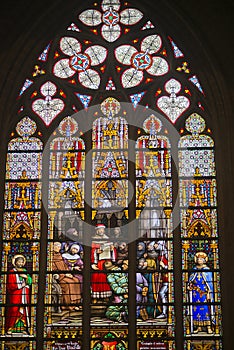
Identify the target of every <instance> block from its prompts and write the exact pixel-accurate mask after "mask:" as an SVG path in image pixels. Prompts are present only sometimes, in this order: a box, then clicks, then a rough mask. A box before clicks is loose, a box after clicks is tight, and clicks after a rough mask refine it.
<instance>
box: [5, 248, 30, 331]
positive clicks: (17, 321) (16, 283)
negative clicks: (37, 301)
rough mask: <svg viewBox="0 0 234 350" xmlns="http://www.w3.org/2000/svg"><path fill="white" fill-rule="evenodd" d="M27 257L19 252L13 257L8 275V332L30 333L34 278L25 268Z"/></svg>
mask: <svg viewBox="0 0 234 350" xmlns="http://www.w3.org/2000/svg"><path fill="white" fill-rule="evenodd" d="M25 264H26V258H25V257H24V256H23V255H21V254H17V255H15V256H14V257H13V258H12V265H13V268H12V269H11V270H10V271H9V274H8V277H7V285H6V291H7V298H8V304H9V306H8V307H7V309H6V332H7V334H12V333H22V334H29V327H30V310H29V307H28V305H29V304H30V286H31V284H32V278H31V277H30V276H29V274H28V273H27V272H26V269H25V267H24V266H25Z"/></svg>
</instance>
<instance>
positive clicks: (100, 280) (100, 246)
mask: <svg viewBox="0 0 234 350" xmlns="http://www.w3.org/2000/svg"><path fill="white" fill-rule="evenodd" d="M108 238H109V237H108V236H107V235H106V234H105V225H103V224H97V226H96V234H95V236H93V241H92V249H91V264H92V269H93V270H95V271H96V272H93V273H92V277H91V288H92V297H93V298H94V302H96V301H97V300H100V299H107V298H109V297H110V296H111V294H112V291H111V288H110V286H109V283H108V282H107V277H106V273H105V272H101V271H104V263H105V262H106V261H113V262H114V261H116V256H117V254H116V248H115V247H114V245H113V242H110V240H108Z"/></svg>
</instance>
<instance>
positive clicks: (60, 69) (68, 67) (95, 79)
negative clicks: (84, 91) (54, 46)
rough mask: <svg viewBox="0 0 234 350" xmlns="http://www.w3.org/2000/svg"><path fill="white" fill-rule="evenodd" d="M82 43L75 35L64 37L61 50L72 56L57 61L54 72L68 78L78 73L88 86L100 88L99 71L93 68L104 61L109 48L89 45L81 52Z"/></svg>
mask: <svg viewBox="0 0 234 350" xmlns="http://www.w3.org/2000/svg"><path fill="white" fill-rule="evenodd" d="M81 48H82V46H81V43H80V42H79V41H78V40H77V39H75V38H73V37H63V38H62V39H61V41H60V49H61V51H62V52H63V53H64V54H65V55H67V56H69V57H70V58H63V59H61V60H59V61H58V62H56V63H55V65H54V67H53V73H54V75H55V76H56V77H59V78H62V79H66V78H68V77H72V76H73V75H74V74H76V73H77V74H78V78H79V82H80V83H81V84H82V85H83V86H84V87H86V88H90V89H94V90H96V89H98V87H99V85H100V80H101V79H100V75H99V73H98V72H97V71H96V70H94V69H91V68H90V67H91V66H98V65H99V64H101V63H103V62H104V61H105V59H106V56H107V50H106V49H105V48H104V47H103V46H100V45H92V46H90V47H88V48H87V49H86V50H85V51H84V53H82V52H81Z"/></svg>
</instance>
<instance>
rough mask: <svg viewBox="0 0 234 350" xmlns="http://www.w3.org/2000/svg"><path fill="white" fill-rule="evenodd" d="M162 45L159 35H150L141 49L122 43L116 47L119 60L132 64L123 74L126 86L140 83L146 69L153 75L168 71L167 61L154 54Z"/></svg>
mask: <svg viewBox="0 0 234 350" xmlns="http://www.w3.org/2000/svg"><path fill="white" fill-rule="evenodd" d="M161 46H162V39H161V37H160V36H159V35H157V34H154V35H149V36H147V37H145V38H144V39H143V40H142V41H141V46H140V51H138V50H137V49H136V48H135V47H134V46H131V45H121V46H119V47H117V48H116V49H115V57H116V59H117V61H118V62H120V63H122V64H124V65H127V66H131V68H128V69H126V70H125V71H124V72H123V74H122V76H121V83H122V86H123V87H124V88H131V87H134V86H137V85H139V84H140V83H141V82H142V80H143V78H144V71H146V72H147V73H148V74H150V75H153V76H161V75H164V74H166V73H167V72H168V70H169V65H168V63H167V61H166V60H165V59H164V58H162V57H160V56H153V55H154V54H155V53H157V52H158V51H159V50H160V48H161Z"/></svg>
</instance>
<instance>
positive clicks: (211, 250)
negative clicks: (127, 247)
mask: <svg viewBox="0 0 234 350" xmlns="http://www.w3.org/2000/svg"><path fill="white" fill-rule="evenodd" d="M205 127H206V123H205V120H204V119H203V118H202V117H201V116H200V115H197V114H195V113H194V114H192V115H190V116H189V117H188V118H187V120H186V122H185V128H186V130H187V131H188V132H190V133H191V134H188V135H185V136H182V137H181V139H180V142H179V147H180V150H179V160H180V171H179V174H180V205H181V243H182V271H183V273H182V280H183V296H184V298H183V304H184V306H183V313H184V334H185V337H193V340H191V339H190V340H187V341H186V344H187V345H186V346H187V349H191V348H195V347H196V346H197V344H198V342H199V341H201V340H203V342H204V344H205V345H206V346H209V347H210V348H217V349H220V348H221V343H220V336H221V335H222V327H221V305H220V302H221V299H220V292H219V291H220V271H219V248H218V247H219V245H218V225H217V209H216V206H217V199H216V197H217V193H216V192H217V191H216V180H215V161H214V142H213V140H212V138H211V137H210V136H209V135H204V134H202V133H203V132H204V130H205ZM195 147H196V148H195ZM194 149H195V150H199V156H198V153H197V154H195V153H194V151H193V150H194ZM195 152H196V151H195ZM186 158H188V159H191V158H192V159H194V163H193V161H192V162H189V161H187V162H186V161H185V159H186ZM186 163H188V164H190V168H189V169H188V168H187V165H186ZM195 163H196V164H195ZM192 172H193V173H194V174H193V175H192ZM196 338H197V339H196ZM215 339H217V340H215Z"/></svg>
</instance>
